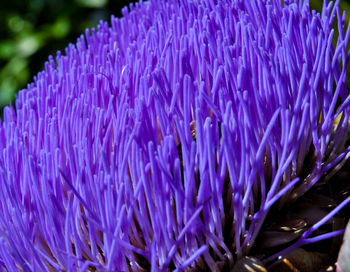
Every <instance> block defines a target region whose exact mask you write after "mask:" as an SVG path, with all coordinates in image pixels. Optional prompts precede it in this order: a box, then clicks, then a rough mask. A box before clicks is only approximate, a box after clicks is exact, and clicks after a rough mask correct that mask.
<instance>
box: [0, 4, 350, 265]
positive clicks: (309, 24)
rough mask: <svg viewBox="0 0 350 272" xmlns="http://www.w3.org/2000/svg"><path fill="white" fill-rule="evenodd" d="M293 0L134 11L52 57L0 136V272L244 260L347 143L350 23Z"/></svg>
mask: <svg viewBox="0 0 350 272" xmlns="http://www.w3.org/2000/svg"><path fill="white" fill-rule="evenodd" d="M300 2H301V3H297V1H284V4H281V3H279V1H273V2H272V3H270V2H269V1H240V0H231V1H229V0H224V1H215V0H205V1H203V0H201V1H199V0H192V1H172V0H169V1H160V0H151V1H149V2H140V3H137V4H135V6H130V10H128V9H127V8H125V9H124V10H123V14H124V16H123V18H121V19H116V18H114V17H112V20H111V27H109V26H108V24H107V23H105V22H101V24H100V25H99V26H98V27H97V30H95V29H92V31H91V32H90V31H86V34H85V36H82V37H80V38H79V39H78V41H77V43H76V45H69V47H67V49H66V51H65V55H62V54H61V53H60V52H58V53H57V57H56V59H55V60H54V58H52V57H50V58H49V61H48V62H47V63H46V66H45V70H44V71H43V72H41V73H39V74H38V76H37V77H36V78H35V79H34V83H32V84H30V85H28V88H27V90H24V91H21V92H20V93H19V94H18V97H17V99H16V105H15V109H14V108H13V107H8V108H6V109H5V111H4V120H3V123H2V125H1V127H0V184H1V188H3V189H2V190H0V196H1V202H0V203H1V205H0V267H4V268H6V269H8V270H9V271H16V270H17V269H20V270H21V271H34V270H36V271H47V270H48V269H49V270H51V271H76V270H77V269H79V271H88V270H97V271H116V270H121V271H127V270H131V271H148V270H152V271H157V270H168V269H169V270H173V269H178V271H181V270H184V269H186V268H191V269H194V268H195V267H197V268H201V269H210V270H212V271H214V270H215V269H220V268H222V267H223V266H225V265H226V266H233V265H234V263H235V262H236V261H237V259H240V258H242V257H244V256H246V255H247V254H249V251H250V249H251V248H252V245H253V244H254V242H255V240H256V237H257V235H258V233H259V231H260V229H261V227H262V225H263V223H264V219H265V217H266V216H267V214H268V212H269V210H270V208H271V207H272V206H273V205H281V206H284V205H287V204H289V203H291V202H293V201H294V200H295V199H297V198H299V197H300V196H301V195H303V194H304V193H305V192H306V191H308V190H309V189H310V188H311V187H312V186H313V185H314V184H315V183H316V182H317V181H319V180H320V178H321V177H322V176H324V175H325V174H326V173H328V172H329V171H331V170H332V169H334V166H335V165H337V164H341V163H342V162H343V161H345V160H346V159H347V156H348V152H349V150H350V149H349V147H348V146H347V145H346V139H347V136H348V119H349V114H350V106H349V102H350V96H349V92H348V90H347V87H346V72H347V65H348V61H349V54H348V52H347V51H346V45H347V42H348V39H349V35H350V28H348V29H347V30H345V29H344V20H343V19H342V18H340V13H339V9H338V7H337V3H336V4H335V5H334V7H333V6H332V5H331V4H329V5H327V3H326V1H325V2H324V8H323V13H322V14H321V15H320V14H316V13H315V12H312V13H310V10H309V6H308V2H307V1H305V2H303V1H300ZM338 2H339V1H338ZM336 17H337V19H338V30H339V38H338V40H337V43H336V46H335V47H333V45H332V41H333V34H334V30H333V29H332V27H331V26H332V24H333V21H334V19H335V18H336ZM334 86H336V88H335V89H334ZM335 120H337V124H336V125H334V124H335V123H334V122H335ZM194 131H195V132H194ZM194 136H195V137H194ZM306 163H307V164H308V167H309V170H308V172H307V173H306V172H305V171H304V170H303V169H304V168H303V166H304V165H305V164H306ZM349 201H350V199H349V198H348V199H346V200H345V201H344V202H342V204H341V205H339V206H337V208H336V209H335V210H334V211H333V212H331V213H330V214H329V215H328V217H326V218H325V219H322V220H321V221H319V223H316V225H314V226H309V229H308V231H306V232H305V233H304V234H303V236H302V237H301V239H300V240H299V242H298V243H296V244H295V245H297V246H298V245H302V244H305V243H306V242H311V241H315V240H317V239H318V238H317V237H316V238H315V237H313V238H308V236H309V235H310V234H311V233H312V232H313V231H314V230H315V229H317V228H318V227H319V226H320V225H321V224H323V223H324V222H325V221H327V220H328V219H329V217H331V216H333V215H334V214H335V213H336V212H337V211H338V210H339V209H340V208H342V207H343V206H344V205H346V204H347V203H348V202H349ZM336 234H339V232H334V233H330V234H327V235H328V236H327V237H331V236H332V235H336ZM321 238H325V237H321ZM321 238H320V239H321ZM307 239H311V240H307ZM312 239H314V240H312ZM266 257H268V256H266Z"/></svg>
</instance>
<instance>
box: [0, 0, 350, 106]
mask: <svg viewBox="0 0 350 272" xmlns="http://www.w3.org/2000/svg"><path fill="white" fill-rule="evenodd" d="M277 1H278V0H277ZM349 1H350V0H349ZM130 2H135V1H128V0H125V1H117V0H8V1H5V0H0V111H1V109H2V108H3V107H4V106H6V105H8V104H9V103H10V102H12V101H13V100H14V94H15V93H16V92H17V91H19V90H20V89H23V88H25V87H26V85H27V84H28V83H30V82H32V80H33V76H35V75H36V74H37V73H38V72H39V71H41V70H42V69H43V66H44V63H45V61H46V60H47V58H48V56H49V55H50V54H51V55H55V54H56V52H57V50H62V51H63V50H64V48H65V47H66V46H67V45H68V44H69V43H75V42H76V39H77V37H79V36H80V34H82V33H84V31H85V29H86V28H91V27H93V26H96V25H97V24H98V22H99V20H101V19H102V20H107V21H109V20H110V16H111V15H112V14H114V15H116V16H121V13H120V11H121V9H122V7H124V6H125V5H128V4H129V3H130ZM322 2H323V1H322V0H311V1H310V3H311V8H312V9H317V10H318V11H320V7H321V6H322ZM341 8H342V9H343V10H349V12H348V13H349V14H350V5H349V4H348V2H347V1H345V0H343V1H341Z"/></svg>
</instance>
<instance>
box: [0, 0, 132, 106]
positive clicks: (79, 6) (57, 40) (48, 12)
mask: <svg viewBox="0 0 350 272" xmlns="http://www.w3.org/2000/svg"><path fill="white" fill-rule="evenodd" d="M130 2H136V0H135V1H128V0H124V1H120V0H119V1H118V0H25V1H23V0H10V1H1V5H0V7H1V8H0V109H2V108H3V107H4V106H6V105H8V104H9V103H10V102H12V101H13V100H14V95H15V93H16V92H17V91H19V90H21V89H23V88H26V86H27V84H28V83H30V82H32V81H33V77H34V76H35V75H36V74H37V73H38V72H39V71H41V70H43V68H44V63H45V61H46V60H47V58H48V56H49V55H55V54H56V52H57V50H61V51H63V50H64V48H65V47H66V46H67V45H68V44H69V43H75V42H76V39H77V38H78V37H79V36H80V35H81V34H82V33H84V31H85V29H86V28H91V27H94V26H96V25H97V24H98V23H99V21H100V20H107V21H109V20H110V16H111V15H112V14H114V15H116V16H118V17H119V16H121V9H122V8H123V7H124V6H126V5H128V4H129V3H130Z"/></svg>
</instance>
